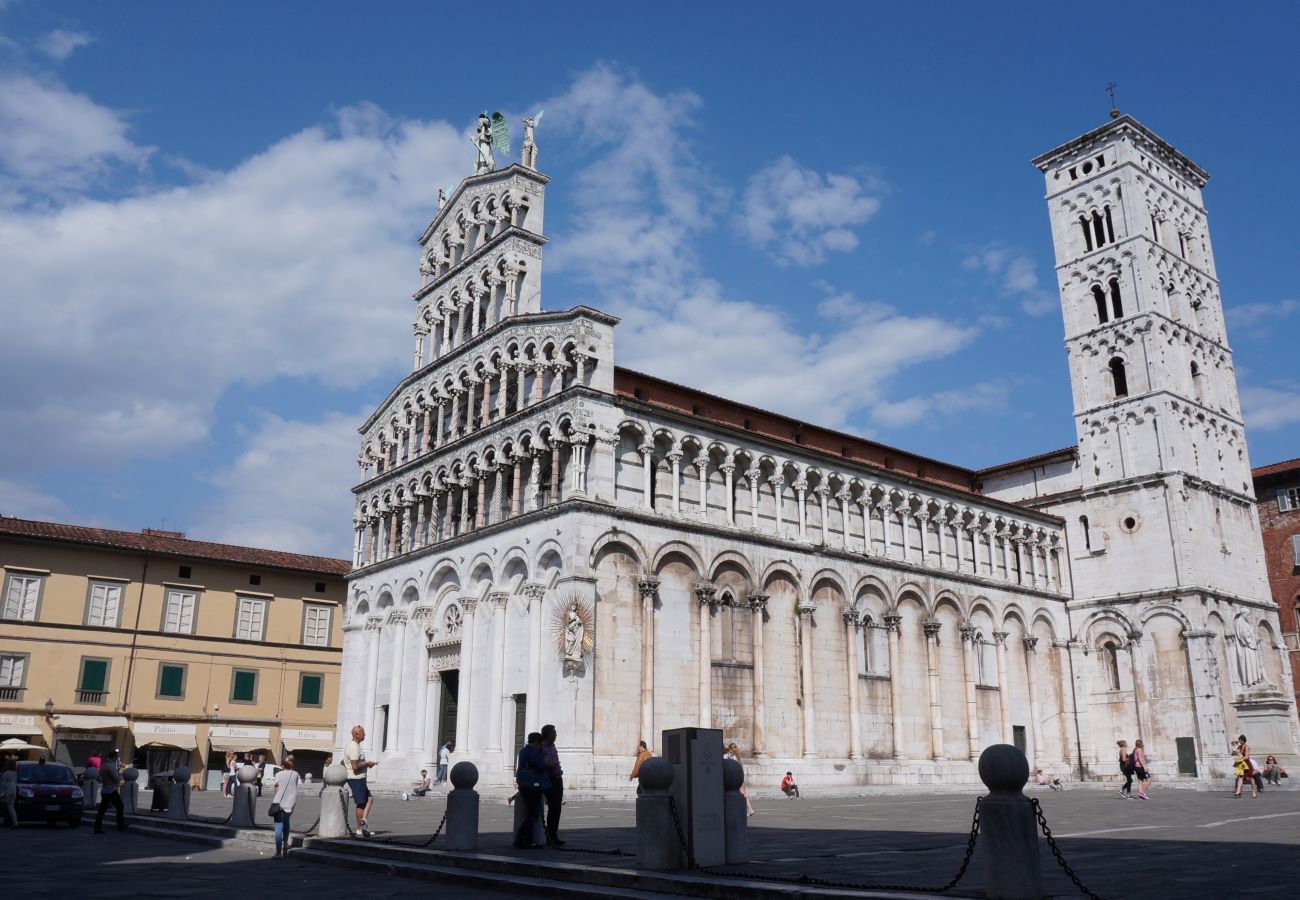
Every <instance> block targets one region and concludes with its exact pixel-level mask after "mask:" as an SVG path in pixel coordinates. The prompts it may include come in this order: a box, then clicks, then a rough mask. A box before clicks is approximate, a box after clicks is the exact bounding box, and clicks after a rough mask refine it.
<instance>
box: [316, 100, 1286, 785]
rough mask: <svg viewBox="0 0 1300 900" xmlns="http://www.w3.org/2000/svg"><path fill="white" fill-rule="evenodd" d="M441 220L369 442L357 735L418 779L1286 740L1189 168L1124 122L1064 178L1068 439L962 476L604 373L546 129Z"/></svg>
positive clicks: (1103, 772)
mask: <svg viewBox="0 0 1300 900" xmlns="http://www.w3.org/2000/svg"><path fill="white" fill-rule="evenodd" d="M524 124H525V128H524V134H525V141H524V147H523V153H522V158H521V162H520V163H516V164H511V165H508V166H507V167H505V168H501V169H497V168H495V165H494V160H493V157H492V152H491V149H490V146H491V141H490V133H489V131H488V126H487V125H486V119H484V120H483V121H481V122H480V153H479V157H478V163H477V165H476V172H475V174H474V175H472V176H470V177H468V178H466V179H465V180H464V181H463V182H462V183H461V184H460V186H459V187H458V188H457V189H456V190H455V191H454V192H453V194H452V195H451V196H450V197H449V198H446V199H445V200H444V201H443V202H442V205H441V208H440V209H439V211H438V213H437V215H436V216H435V218H434V220H433V222H432V223H431V224H430V225H429V227H428V228H427V229H426V231H425V233H424V234H423V236H422V237H421V240H420V253H421V262H420V272H421V282H422V283H421V286H420V288H419V289H418V290H417V291H416V292H415V294H414V303H415V307H416V316H415V329H414V330H415V350H414V355H413V361H412V372H411V374H410V375H409V376H407V377H406V378H405V379H403V380H402V382H401V383H400V384H398V385H397V386H396V387H395V388H394V389H393V390H392V392H391V393H390V394H389V396H388V397H387V398H386V399H385V400H384V402H383V403H382V404H381V405H380V406H379V408H378V409H376V411H375V412H374V414H373V415H372V416H371V417H370V418H369V419H368V420H367V421H366V423H365V424H364V425H363V426H362V428H361V435H362V442H361V454H360V456H359V460H358V462H359V467H360V474H359V483H358V484H357V485H356V486H355V487H354V493H355V494H356V514H355V518H354V524H355V528H356V544H355V547H354V560H353V561H354V566H355V568H354V571H353V572H352V574H351V575H350V576H349V596H348V603H347V611H346V616H345V623H344V662H343V666H344V675H343V687H342V691H341V696H340V707H339V729H340V734H346V732H347V730H348V729H349V728H350V727H351V726H352V725H353V724H356V723H361V724H363V725H364V726H365V727H366V729H367V743H368V744H369V745H370V748H371V750H372V751H374V752H376V753H378V754H379V758H381V759H382V760H384V762H385V765H383V766H381V767H380V768H378V769H376V770H374V772H373V773H372V777H373V778H376V780H378V781H379V783H380V784H384V783H386V780H387V781H391V784H392V785H393V786H396V785H398V784H400V783H402V782H404V781H406V780H407V776H408V775H409V773H410V772H411V771H415V770H417V769H418V768H419V767H420V766H427V764H428V763H429V762H430V761H432V760H433V759H434V758H435V756H436V752H437V747H438V746H440V745H441V744H442V743H443V742H444V741H446V740H454V741H455V744H456V749H455V754H454V757H453V759H471V760H473V761H474V762H475V763H476V764H477V765H478V766H479V770H480V772H481V777H482V782H483V783H484V784H485V785H489V786H501V787H505V786H508V785H509V784H510V783H511V781H512V778H513V759H514V754H515V751H516V749H517V748H518V746H519V745H520V743H521V741H522V736H523V734H524V733H526V732H528V731H533V730H537V729H538V728H539V726H540V725H541V724H543V723H545V722H550V723H554V724H555V725H556V726H557V729H558V732H559V740H558V745H559V749H560V751H561V753H562V756H563V759H564V764H565V773H566V783H567V785H568V786H570V787H579V788H612V787H616V786H619V785H626V780H627V772H628V771H629V769H630V766H631V761H632V757H633V755H634V752H635V748H636V744H637V741H639V740H642V739H644V740H646V741H647V742H648V743H649V744H650V746H651V747H652V748H655V747H656V744H657V738H658V735H659V734H660V733H661V732H662V730H663V729H666V728H675V727H682V726H703V727H713V728H721V729H722V730H723V731H724V733H725V734H726V736H727V740H728V741H732V740H734V741H735V742H736V743H737V744H739V745H740V747H741V750H742V755H743V756H744V758H745V762H746V766H747V770H748V772H749V776H748V777H749V778H750V780H752V781H756V782H758V783H762V782H763V780H764V779H775V778H777V777H779V775H780V774H781V773H784V772H785V771H786V770H787V769H792V768H796V769H797V771H798V772H799V774H800V780H801V781H802V782H804V783H806V784H827V785H843V786H848V785H859V784H891V783H898V784H903V783H974V782H977V781H978V779H977V776H976V772H975V762H976V760H977V759H978V755H979V753H980V751H981V750H982V749H983V748H984V747H986V746H988V745H989V744H992V743H998V742H1007V743H1014V744H1016V745H1017V746H1020V747H1021V748H1022V749H1024V750H1025V752H1026V754H1027V755H1028V756H1029V758H1030V761H1031V764H1032V765H1033V766H1034V767H1036V768H1042V769H1043V770H1044V771H1046V772H1049V773H1053V774H1057V775H1061V776H1064V777H1109V776H1110V775H1112V774H1114V771H1115V769H1116V766H1115V765H1114V762H1113V760H1114V753H1113V750H1114V741H1115V740H1116V739H1118V738H1121V737H1123V738H1126V739H1128V740H1129V741H1130V742H1132V740H1133V739H1135V738H1137V737H1142V738H1144V740H1145V742H1146V745H1147V747H1148V752H1149V755H1150V756H1151V760H1152V766H1151V767H1152V769H1153V770H1154V771H1155V772H1157V773H1159V774H1161V775H1165V776H1169V777H1182V778H1187V779H1207V778H1212V777H1217V776H1222V775H1225V774H1227V772H1228V771H1230V760H1229V759H1228V758H1227V740H1228V738H1227V735H1228V734H1229V732H1231V733H1232V734H1236V733H1237V732H1238V731H1239V730H1247V731H1248V732H1249V733H1250V734H1251V743H1252V745H1253V746H1254V747H1256V748H1257V750H1258V751H1259V752H1261V753H1268V752H1276V753H1278V754H1279V756H1282V755H1286V756H1293V755H1294V754H1295V752H1296V749H1297V744H1300V729H1298V727H1297V723H1296V713H1295V704H1294V701H1293V699H1291V698H1290V697H1289V695H1287V694H1285V693H1284V692H1282V691H1279V690H1278V687H1279V686H1280V685H1283V684H1287V683H1289V682H1290V670H1289V663H1288V661H1287V657H1286V655H1285V653H1283V652H1282V650H1281V635H1280V633H1279V629H1278V619H1277V614H1276V608H1275V606H1274V605H1273V604H1272V602H1271V600H1270V599H1269V594H1268V590H1267V585H1266V582H1265V579H1264V568H1263V561H1262V548H1261V545H1260V538H1259V530H1258V518H1257V513H1256V510H1255V506H1254V495H1253V493H1252V489H1251V483H1250V467H1249V462H1248V460H1247V458H1246V451H1245V438H1244V432H1243V428H1242V424H1241V415H1240V410H1239V406H1238V402H1237V395H1236V384H1235V379H1234V377H1233V372H1232V361H1231V353H1230V351H1229V350H1228V348H1227V345H1226V337H1225V335H1224V331H1223V317H1222V310H1221V305H1220V300H1219V296H1218V283H1217V280H1216V279H1215V276H1214V268H1213V256H1212V254H1211V252H1210V249H1209V237H1208V231H1207V230H1206V225H1205V212H1204V208H1203V206H1202V205H1201V198H1200V193H1199V192H1200V188H1201V187H1202V186H1203V184H1204V182H1205V178H1206V177H1207V176H1205V173H1204V172H1203V171H1201V170H1200V169H1199V168H1198V167H1196V166H1195V164H1194V163H1192V162H1191V161H1190V160H1188V159H1187V158H1186V157H1184V156H1182V154H1180V153H1178V151H1177V150H1175V149H1174V148H1172V147H1170V146H1169V145H1168V144H1166V143H1165V142H1164V141H1162V140H1160V139H1159V138H1158V137H1156V136H1155V135H1154V134H1152V133H1151V132H1150V131H1149V130H1148V129H1146V128H1145V127H1144V126H1142V125H1141V124H1140V123H1138V122H1136V120H1134V119H1132V118H1131V117H1127V116H1125V117H1121V118H1117V119H1115V120H1114V121H1112V122H1110V123H1108V124H1107V125H1106V126H1104V127H1102V128H1100V129H1097V130H1095V131H1092V132H1089V133H1088V134H1087V135H1084V136H1083V137H1081V138H1078V139H1076V140H1075V141H1072V142H1070V143H1068V144H1065V145H1063V146H1061V147H1058V148H1057V149H1056V150H1054V151H1052V152H1051V153H1048V154H1046V155H1044V156H1043V157H1040V158H1039V159H1038V160H1036V161H1035V162H1036V164H1037V165H1038V166H1039V168H1040V169H1042V170H1043V172H1044V173H1045V175H1046V177H1047V184H1048V203H1049V209H1050V211H1051V219H1052V227H1053V235H1054V239H1055V243H1056V248H1057V262H1058V272H1059V274H1060V284H1061V296H1062V304H1063V308H1064V312H1065V322H1066V338H1067V340H1066V349H1067V353H1068V355H1069V358H1070V371H1071V382H1072V385H1073V388H1074V396H1075V416H1076V421H1077V424H1078V430H1079V445H1078V447H1077V448H1070V449H1069V450H1067V451H1062V452H1059V453H1054V454H1046V455H1044V456H1041V457H1036V458H1034V459H1031V460H1026V461H1023V462H1019V463H1012V464H1008V465H1006V466H1000V467H996V468H993V469H988V470H983V471H974V470H969V469H964V468H962V467H959V466H954V465H950V464H946V463H943V462H940V461H936V460H931V459H926V458H923V457H920V456H917V455H915V454H910V453H907V452H905V451H900V450H897V449H894V448H890V447H886V446H883V445H880V444H877V443H874V442H871V441H867V440H863V439H861V438H857V437H853V436H850V435H845V434H840V433H837V432H834V431H831V430H828V429H823V428H819V427H817V426H815V425H812V424H809V423H805V422H800V421H797V420H794V419H790V418H787V417H784V416H778V415H775V414H772V413H769V412H765V411H763V410H760V409H755V408H752V407H748V406H745V405H743V404H738V403H734V402H731V401H728V400H725V399H723V398H719V397H715V396H711V395H708V394H705V393H702V392H699V391H696V390H693V389H690V388H686V387H683V386H680V385H677V384H674V383H672V382H669V381H665V380H662V379H661V378H657V377H654V376H653V375H648V374H642V373H638V372H633V371H630V370H628V369H625V368H622V367H620V366H618V365H617V363H616V357H615V332H616V328H617V325H618V321H617V319H616V318H615V317H613V316H610V315H608V314H606V313H603V312H601V311H599V310H595V309H590V308H586V307H575V308H572V309H569V310H567V311H554V312H552V311H545V310H543V308H542V303H541V283H542V260H543V248H544V245H545V243H546V239H545V236H544V234H545V232H544V229H543V219H544V198H545V191H546V187H547V183H548V179H547V178H546V176H544V175H543V174H541V173H540V172H539V171H538V170H537V167H536V160H537V147H536V143H535V141H534V139H533V131H534V129H533V126H534V123H533V121H532V120H525V123H524Z"/></svg>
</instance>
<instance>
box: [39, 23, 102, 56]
mask: <svg viewBox="0 0 1300 900" xmlns="http://www.w3.org/2000/svg"><path fill="white" fill-rule="evenodd" d="M94 42H95V39H94V38H93V37H91V36H90V35H88V34H86V33H85V32H83V31H66V30H64V29H62V28H57V29H55V30H54V31H51V32H50V33H49V34H47V35H45V36H44V37H42V38H41V39H40V40H38V41H37V42H36V49H38V50H40V51H41V52H42V53H44V54H45V55H46V56H48V57H49V58H50V59H52V60H54V61H55V62H63V61H64V60H65V59H67V58H68V57H69V56H71V55H72V54H73V53H75V52H76V51H77V50H78V49H79V48H81V47H85V46H88V45H90V44H93V43H94Z"/></svg>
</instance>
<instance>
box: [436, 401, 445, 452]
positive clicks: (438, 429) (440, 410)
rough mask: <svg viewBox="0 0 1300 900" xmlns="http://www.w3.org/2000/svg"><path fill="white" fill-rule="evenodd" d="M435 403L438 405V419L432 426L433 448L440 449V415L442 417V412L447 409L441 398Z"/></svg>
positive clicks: (441, 426)
mask: <svg viewBox="0 0 1300 900" xmlns="http://www.w3.org/2000/svg"><path fill="white" fill-rule="evenodd" d="M436 403H437V405H438V418H437V420H435V422H434V424H433V446H434V447H441V446H442V429H443V423H442V415H443V410H445V409H446V408H447V401H446V400H444V399H443V398H442V397H439V398H438V399H437V401H436Z"/></svg>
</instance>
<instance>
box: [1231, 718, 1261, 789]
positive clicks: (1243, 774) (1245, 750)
mask: <svg viewBox="0 0 1300 900" xmlns="http://www.w3.org/2000/svg"><path fill="white" fill-rule="evenodd" d="M1233 769H1234V771H1235V772H1236V774H1237V783H1236V785H1234V786H1233V789H1232V795H1233V796H1234V797H1240V796H1241V786H1242V784H1243V783H1244V784H1249V785H1250V796H1251V797H1252V798H1254V799H1256V800H1258V799H1259V788H1258V787H1257V786H1256V784H1255V767H1254V765H1252V764H1251V760H1250V744H1248V743H1247V742H1246V736H1245V735H1244V734H1243V735H1239V736H1238V737H1237V762H1235V763H1233Z"/></svg>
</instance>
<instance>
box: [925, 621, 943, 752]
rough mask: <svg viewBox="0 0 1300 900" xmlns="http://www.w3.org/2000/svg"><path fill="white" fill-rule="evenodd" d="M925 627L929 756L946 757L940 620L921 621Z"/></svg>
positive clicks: (941, 625)
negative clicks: (940, 664)
mask: <svg viewBox="0 0 1300 900" xmlns="http://www.w3.org/2000/svg"><path fill="white" fill-rule="evenodd" d="M921 624H922V627H923V628H924V629H925V658H926V664H927V666H928V667H929V676H930V677H929V681H930V756H931V758H933V759H947V758H948V755H947V753H946V752H945V751H944V746H943V705H942V704H941V703H940V702H939V629H941V628H942V627H943V624H942V623H941V622H935V621H929V622H923V623H921Z"/></svg>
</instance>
